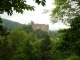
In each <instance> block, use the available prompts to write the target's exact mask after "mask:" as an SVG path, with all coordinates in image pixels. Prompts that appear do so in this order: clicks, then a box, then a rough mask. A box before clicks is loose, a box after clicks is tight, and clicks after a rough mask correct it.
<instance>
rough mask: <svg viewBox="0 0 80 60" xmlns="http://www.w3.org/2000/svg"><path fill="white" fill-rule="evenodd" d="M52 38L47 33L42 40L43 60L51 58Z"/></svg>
mask: <svg viewBox="0 0 80 60" xmlns="http://www.w3.org/2000/svg"><path fill="white" fill-rule="evenodd" d="M50 45H51V40H50V37H49V35H47V34H46V36H45V39H44V40H42V42H41V60H49V59H51V56H50V50H51V46H50Z"/></svg>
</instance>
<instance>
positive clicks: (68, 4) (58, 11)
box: [51, 0, 80, 23]
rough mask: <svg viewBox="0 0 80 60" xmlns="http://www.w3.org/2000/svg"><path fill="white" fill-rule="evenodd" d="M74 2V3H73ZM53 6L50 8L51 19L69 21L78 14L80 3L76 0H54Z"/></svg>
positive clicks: (53, 20)
mask: <svg viewBox="0 0 80 60" xmlns="http://www.w3.org/2000/svg"><path fill="white" fill-rule="evenodd" d="M73 2H74V3H73ZM54 4H55V6H56V7H55V8H54V9H52V13H51V21H52V22H58V21H60V20H61V21H63V22H64V23H70V22H71V19H74V18H75V17H76V16H79V15H80V14H79V13H78V12H79V11H80V5H79V1H78V0H54Z"/></svg>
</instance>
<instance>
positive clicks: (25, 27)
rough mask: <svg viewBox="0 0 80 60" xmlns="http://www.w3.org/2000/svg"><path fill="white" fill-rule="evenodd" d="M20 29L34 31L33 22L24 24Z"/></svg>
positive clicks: (28, 31)
mask: <svg viewBox="0 0 80 60" xmlns="http://www.w3.org/2000/svg"><path fill="white" fill-rule="evenodd" d="M20 29H22V30H24V31H25V32H26V33H31V32H33V28H32V25H31V24H28V25H23V26H22V27H21V28H20Z"/></svg>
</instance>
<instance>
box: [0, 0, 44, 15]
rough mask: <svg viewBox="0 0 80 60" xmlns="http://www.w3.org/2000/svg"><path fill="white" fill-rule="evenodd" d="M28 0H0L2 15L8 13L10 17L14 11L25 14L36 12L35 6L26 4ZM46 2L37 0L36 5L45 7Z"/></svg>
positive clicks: (0, 12)
mask: <svg viewBox="0 0 80 60" xmlns="http://www.w3.org/2000/svg"><path fill="white" fill-rule="evenodd" d="M26 2H27V1H26V0H0V4H1V5H0V14H3V13H4V12H6V13H7V14H8V15H12V14H13V11H16V12H18V13H23V11H24V10H25V9H26V10H34V6H31V5H28V4H26ZM45 2H46V0H42V1H41V0H35V3H37V4H41V5H42V6H44V5H45Z"/></svg>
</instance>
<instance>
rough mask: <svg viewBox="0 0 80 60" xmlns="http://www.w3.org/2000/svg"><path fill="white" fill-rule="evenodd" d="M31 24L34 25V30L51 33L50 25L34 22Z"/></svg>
mask: <svg viewBox="0 0 80 60" xmlns="http://www.w3.org/2000/svg"><path fill="white" fill-rule="evenodd" d="M31 24H32V28H33V30H34V31H35V30H38V29H40V30H42V31H45V32H48V33H49V25H48V24H47V25H46V24H35V23H34V22H32V21H31Z"/></svg>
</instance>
